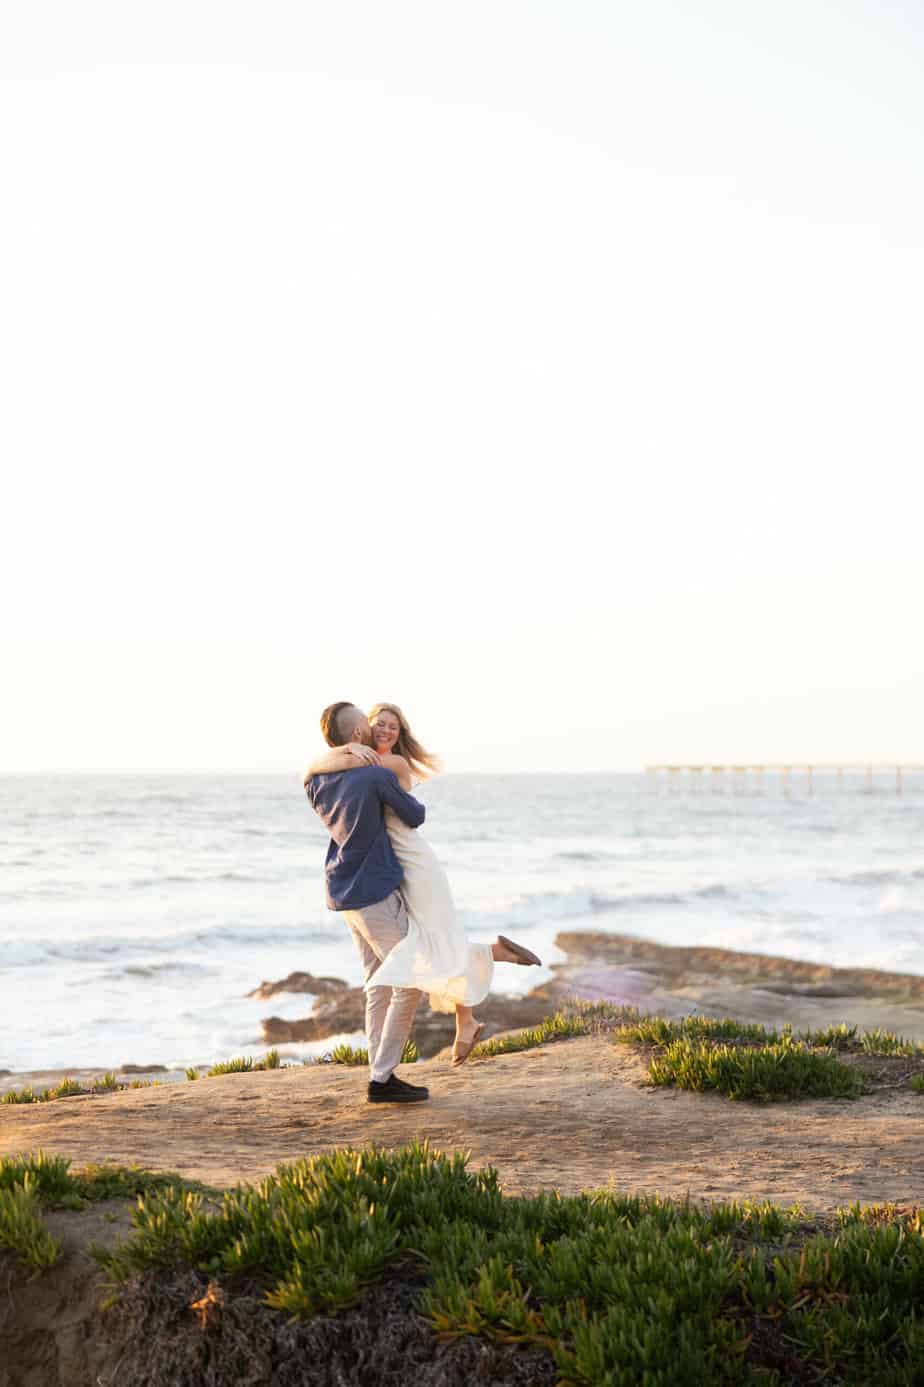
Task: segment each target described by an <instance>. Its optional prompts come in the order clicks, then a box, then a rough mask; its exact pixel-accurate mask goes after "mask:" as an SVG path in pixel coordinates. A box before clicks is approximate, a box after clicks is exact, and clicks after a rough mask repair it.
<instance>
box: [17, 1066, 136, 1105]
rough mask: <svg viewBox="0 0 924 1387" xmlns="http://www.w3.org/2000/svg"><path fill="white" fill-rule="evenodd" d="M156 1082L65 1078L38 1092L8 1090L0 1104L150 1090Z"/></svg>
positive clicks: (104, 1076) (107, 1077)
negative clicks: (80, 1081)
mask: <svg viewBox="0 0 924 1387" xmlns="http://www.w3.org/2000/svg"><path fill="white" fill-rule="evenodd" d="M156 1082H157V1080H156V1079H155V1080H151V1079H135V1080H134V1081H133V1082H132V1083H130V1084H123V1083H120V1082H119V1080H118V1079H117V1078H116V1076H115V1074H112V1073H108V1074H104V1075H103V1077H102V1078H101V1079H97V1080H96V1081H95V1082H94V1083H92V1084H81V1083H79V1082H78V1081H77V1079H70V1078H65V1079H62V1080H61V1082H60V1083H59V1084H55V1085H53V1086H52V1087H51V1088H43V1089H40V1090H39V1091H36V1090H35V1089H34V1088H31V1087H29V1088H19V1089H10V1091H9V1092H8V1093H4V1094H3V1096H2V1097H0V1103H51V1102H54V1100H55V1099H56V1098H83V1097H86V1096H87V1095H89V1094H99V1093H121V1092H123V1090H125V1089H127V1088H150V1087H151V1085H152V1083H156Z"/></svg>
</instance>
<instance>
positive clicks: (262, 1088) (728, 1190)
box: [0, 1037, 924, 1211]
mask: <svg viewBox="0 0 924 1387" xmlns="http://www.w3.org/2000/svg"><path fill="white" fill-rule="evenodd" d="M644 1073H645V1066H644V1061H643V1059H642V1057H641V1056H640V1055H639V1054H637V1053H636V1052H635V1051H631V1050H623V1049H621V1048H618V1047H616V1046H614V1045H613V1044H612V1043H611V1042H610V1041H609V1040H608V1039H607V1038H606V1037H589V1038H584V1039H578V1040H572V1041H567V1042H563V1043H559V1044H556V1045H548V1046H544V1047H542V1048H539V1049H536V1050H527V1051H522V1052H520V1053H518V1054H514V1055H507V1056H499V1057H496V1058H493V1059H487V1060H472V1061H469V1063H468V1064H467V1065H465V1066H464V1068H462V1069H460V1070H458V1071H456V1072H453V1071H452V1070H451V1069H450V1068H449V1066H448V1064H447V1063H446V1060H445V1059H444V1058H442V1057H437V1058H436V1059H433V1060H430V1061H427V1062H424V1063H420V1064H417V1065H414V1066H409V1067H408V1068H407V1069H406V1070H405V1077H407V1078H409V1079H411V1080H413V1081H415V1082H418V1083H427V1084H428V1085H429V1086H430V1090H431V1099H430V1101H429V1102H428V1103H421V1104H417V1105H413V1106H409V1107H403V1106H391V1105H388V1106H384V1105H383V1106H372V1105H370V1104H368V1103H367V1102H366V1100H365V1085H366V1073H365V1071H364V1070H362V1069H347V1068H343V1067H340V1066H323V1067H320V1066H319V1067H302V1066H299V1067H293V1068H290V1069H284V1070H276V1071H272V1070H271V1071H267V1072H264V1073H256V1074H235V1075H228V1076H224V1077H219V1078H213V1079H203V1080H200V1081H199V1082H198V1083H184V1084H169V1085H164V1086H163V1087H157V1088H149V1089H136V1090H130V1091H128V1092H125V1093H116V1094H112V1095H103V1096H98V1097H82V1098H69V1099H60V1100H58V1101H55V1102H52V1103H47V1104H41V1105H35V1106H23V1107H16V1106H9V1107H6V1106H5V1107H2V1108H0V1154H3V1155H9V1154H13V1153H19V1152H24V1151H29V1150H34V1149H36V1148H39V1147H42V1148H44V1149H45V1150H46V1151H50V1152H56V1153H59V1154H62V1155H66V1156H69V1157H70V1158H71V1159H72V1160H73V1161H74V1162H75V1164H77V1165H81V1164H85V1163H88V1162H93V1161H104V1160H111V1161H116V1162H124V1163H130V1162H135V1163H137V1164H139V1165H142V1166H145V1167H148V1168H150V1169H155V1170H173V1171H177V1172H179V1173H180V1174H182V1175H184V1176H187V1177H192V1178H197V1179H200V1180H204V1181H206V1182H207V1183H209V1184H212V1185H218V1186H224V1185H229V1184H234V1183H236V1182H238V1181H254V1180H257V1179H259V1178H260V1177H261V1176H263V1175H265V1174H267V1173H268V1172H269V1171H271V1170H272V1169H273V1168H274V1167H275V1166H276V1165H277V1164H278V1163H279V1162H281V1161H291V1160H295V1159H298V1158H299V1157H302V1156H307V1155H312V1154H316V1153H319V1152H324V1151H329V1150H331V1149H333V1148H335V1147H338V1146H343V1145H347V1144H352V1145H362V1144H364V1143H367V1142H370V1141H375V1142H378V1143H380V1144H383V1145H386V1146H398V1145H401V1144H402V1143H404V1142H407V1141H411V1140H413V1139H414V1138H429V1139H430V1141H431V1143H432V1144H433V1145H434V1146H435V1147H437V1148H439V1149H443V1150H460V1149H462V1150H469V1151H470V1152H471V1155H472V1162H473V1164H474V1165H475V1166H479V1167H480V1166H484V1165H494V1166H496V1167H497V1169H498V1171H499V1173H500V1177H501V1181H502V1183H503V1186H504V1188H505V1190H506V1191H507V1192H508V1193H511V1194H521V1193H530V1192H534V1191H538V1190H544V1189H560V1190H561V1191H562V1192H563V1193H569V1194H570V1193H576V1192H577V1191H579V1190H582V1189H592V1188H599V1187H601V1186H605V1185H609V1184H612V1185H613V1186H615V1187H616V1188H618V1189H620V1190H625V1191H654V1190H659V1191H661V1192H662V1193H664V1194H668V1195H672V1196H675V1197H678V1196H679V1197H682V1196H684V1195H686V1194H689V1195H691V1196H692V1197H693V1198H694V1199H710V1200H713V1199H741V1198H744V1197H750V1198H755V1199H765V1198H766V1199H772V1200H774V1201H775V1202H777V1203H784V1204H790V1203H799V1204H802V1205H804V1206H805V1208H806V1209H807V1210H809V1211H816V1210H830V1209H832V1208H834V1207H836V1206H838V1205H843V1204H849V1203H852V1202H853V1201H855V1200H858V1201H860V1202H861V1203H864V1204H872V1203H880V1202H883V1201H886V1200H894V1201H896V1202H899V1203H909V1202H914V1203H917V1202H921V1201H924V1097H921V1096H920V1095H916V1094H914V1093H912V1092H910V1091H909V1090H908V1089H907V1088H904V1089H902V1088H896V1089H893V1090H889V1091H885V1092H879V1093H876V1094H873V1095H871V1096H868V1097H864V1098H861V1099H859V1100H856V1101H854V1102H847V1101H842V1100H836V1099H825V1100H818V1101H810V1102H798V1103H783V1104H773V1105H769V1106H756V1105H752V1104H745V1103H731V1102H729V1101H728V1100H726V1099H724V1098H720V1097H717V1096H712V1095H700V1094H691V1093H681V1092H677V1091H674V1090H665V1089H651V1088H648V1087H646V1086H645V1085H644V1082H643V1079H644Z"/></svg>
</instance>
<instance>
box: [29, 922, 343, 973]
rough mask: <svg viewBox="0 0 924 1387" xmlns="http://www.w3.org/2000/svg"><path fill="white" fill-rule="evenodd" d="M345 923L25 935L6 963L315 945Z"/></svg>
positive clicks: (335, 934)
mask: <svg viewBox="0 0 924 1387" xmlns="http://www.w3.org/2000/svg"><path fill="white" fill-rule="evenodd" d="M343 932H344V931H343V927H342V925H338V924H334V925H332V926H330V927H327V928H325V927H324V926H318V925H314V926H310V925H284V926H280V925H276V926H271V927H269V928H265V929H264V928H260V927H259V926H256V925H216V926H214V927H212V928H205V929H193V930H184V931H181V932H179V933H177V934H165V935H139V936H138V937H136V938H126V937H125V936H124V935H122V936H117V935H90V936H88V937H86V938H84V939H22V940H8V941H7V942H6V943H5V944H4V946H3V947H4V966H5V967H7V968H27V967H34V966H35V965H37V964H42V963H78V964H79V963H112V962H113V961H114V960H116V959H122V958H124V959H126V960H131V959H137V958H147V957H150V956H151V955H154V956H155V957H156V956H157V955H158V954H166V953H169V954H183V953H185V952H187V951H191V952H202V951H207V952H209V953H210V954H212V953H214V952H215V950H216V949H228V950H230V949H235V948H241V947H247V946H253V947H260V948H266V947H268V946H272V945H274V944H278V945H280V946H285V947H291V946H292V945H293V944H304V945H310V944H313V943H320V942H322V941H324V940H328V939H339V938H340V937H341V936H342V935H343Z"/></svg>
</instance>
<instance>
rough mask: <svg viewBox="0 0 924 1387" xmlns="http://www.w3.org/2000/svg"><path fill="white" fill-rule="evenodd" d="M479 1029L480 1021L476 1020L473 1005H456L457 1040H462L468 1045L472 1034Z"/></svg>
mask: <svg viewBox="0 0 924 1387" xmlns="http://www.w3.org/2000/svg"><path fill="white" fill-rule="evenodd" d="M477 1029H478V1022H477V1021H476V1020H475V1013H474V1012H473V1011H472V1009H471V1007H463V1006H461V1005H459V1004H457V1005H456V1040H461V1041H462V1042H463V1044H465V1045H467V1044H468V1042H469V1041H470V1040H471V1038H472V1036H473V1035H474V1034H475V1032H476V1031H477Z"/></svg>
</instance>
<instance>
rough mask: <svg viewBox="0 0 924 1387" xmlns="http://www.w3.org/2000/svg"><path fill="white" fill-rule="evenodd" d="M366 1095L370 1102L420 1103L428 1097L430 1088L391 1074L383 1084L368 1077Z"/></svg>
mask: <svg viewBox="0 0 924 1387" xmlns="http://www.w3.org/2000/svg"><path fill="white" fill-rule="evenodd" d="M366 1097H367V1098H368V1100H369V1102H370V1103H422V1102H423V1101H424V1100H425V1099H426V1098H429V1097H430V1090H429V1089H428V1088H424V1087H423V1085H421V1084H406V1083H405V1082H404V1080H403V1079H399V1078H396V1076H395V1075H394V1074H392V1076H391V1078H390V1079H386V1080H385V1082H384V1083H383V1084H380V1083H376V1081H375V1079H370V1080H369V1089H368V1092H367V1094H366Z"/></svg>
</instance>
